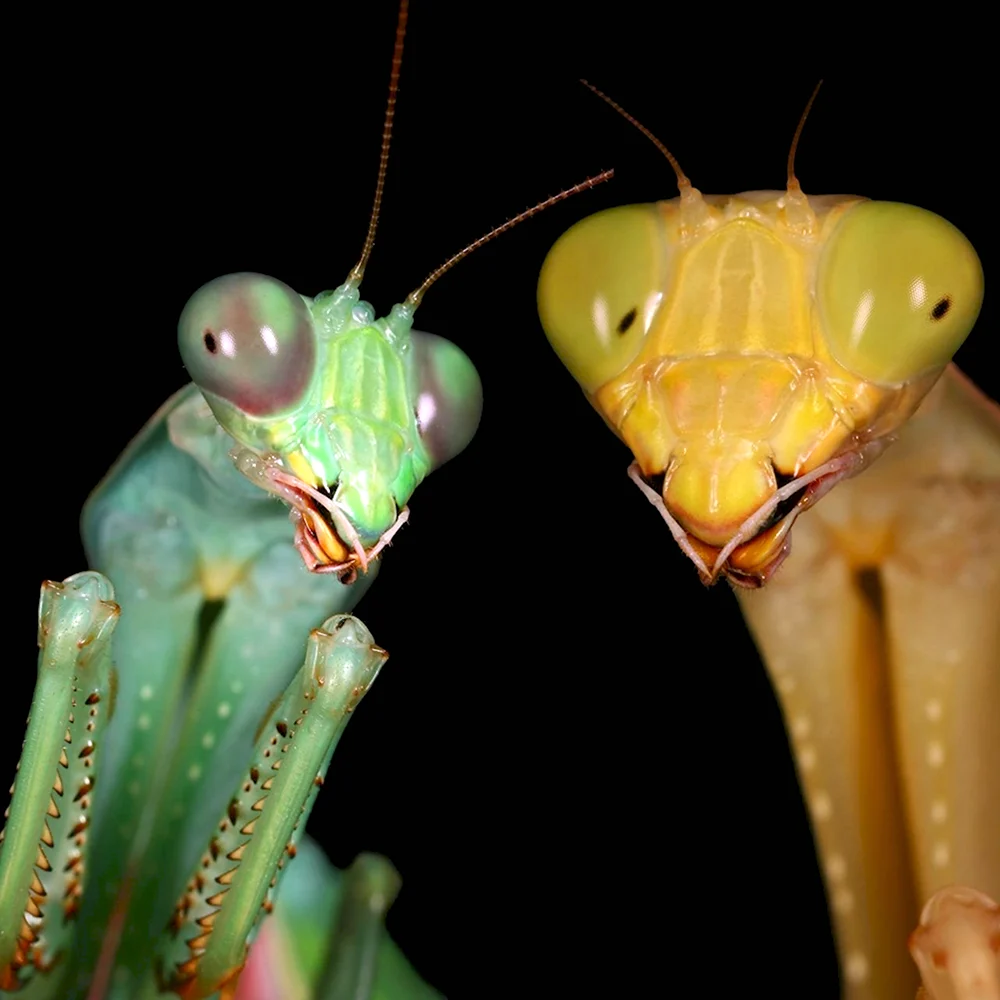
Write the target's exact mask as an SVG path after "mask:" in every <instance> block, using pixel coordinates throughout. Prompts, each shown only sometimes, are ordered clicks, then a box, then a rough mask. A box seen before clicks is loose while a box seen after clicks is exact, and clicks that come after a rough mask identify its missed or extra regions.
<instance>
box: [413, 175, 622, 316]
mask: <svg viewBox="0 0 1000 1000" xmlns="http://www.w3.org/2000/svg"><path fill="white" fill-rule="evenodd" d="M614 173H615V172H614V170H604V171H602V172H601V173H599V174H595V175H594V176H593V177H588V178H587V179H586V180H585V181H581V182H580V183H579V184H574V185H573V186H572V187H571V188H566V190H565V191H560V192H559V194H555V195H553V196H552V197H551V198H546V199H545V201H540V202H539V203H538V204H537V205H534V206H533V207H531V208H529V209H526V210H525V211H523V212H521V213H520V214H519V215H515V216H514V218H513V219H508V220H507V221H506V222H505V223H503V225H501V226H497V227H496V229H491V230H490V231H489V232H488V233H487V234H486V235H485V236H480V237H479V239H478V240H474V241H473V242H472V243H470V244H469V245H468V246H467V247H465V248H464V249H463V250H459V251H458V253H457V254H455V255H454V256H453V257H449V258H448V260H446V261H445V262H444V263H443V264H442V265H441V266H440V267H439V268H437V269H435V270H433V271H431V273H430V274H429V275H427V277H426V278H425V279H424V283H423V284H422V285H421V286H420V287H419V288H418V289H417V290H416V291H415V292H411V293H410V294H409V295H408V296H407V297H406V305H407V306H409V307H410V309H411V310H413V309H416V308H417V306H419V305H420V303H421V302H422V301H423V298H424V294H425V293H426V291H427V289H428V288H430V287H431V285H433V284H434V282H435V281H437V280H438V278H440V277H441V276H442V275H443V274H446V273H447V272H448V271H450V270H451V269H452V268H453V267H454V266H455V265H456V264H457V263H458V262H459V261H460V260H464V259H465V258H466V257H468V256H469V254H470V253H472V252H473V251H474V250H478V249H479V248H480V247H481V246H483V245H484V244H486V243H489V242H490V241H491V240H495V239H496V238H497V237H498V236H500V235H501V234H502V233H506V232H507V231H508V230H509V229H513V228H514V227H515V226H516V225H518V224H519V223H521V222H524V221H525V219H530V218H531V217H532V216H533V215H538V213H539V212H544V211H545V209H547V208H551V207H552V206H553V205H557V204H558V203H559V202H561V201H565V200H566V199H567V198H572V197H573V195H575V194H580V192H582V191H589V190H590V189H591V188H592V187H596V186H597V185H598V184H601V183H603V182H604V181H606V180H610V179H611V178H612V177H613V176H614Z"/></svg>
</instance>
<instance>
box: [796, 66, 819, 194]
mask: <svg viewBox="0 0 1000 1000" xmlns="http://www.w3.org/2000/svg"><path fill="white" fill-rule="evenodd" d="M822 86H823V81H822V80H820V81H819V83H817V84H816V88H815V90H813V92H812V97H810V98H809V103H808V104H807V105H806V109H805V111H803V112H802V117H801V118H800V119H799V124H798V127H797V128H796V129H795V135H793V136H792V148H791V149H790V150H789V151H788V190H789V191H801V190H802V186H801V185H800V184H799V179H798V177H796V176H795V152H796V150H797V149H798V148H799V137H800V136H801V135H802V129H803V128H804V127H805V124H806V119H807V118H808V117H809V112H810V111H811V110H812V106H813V102H814V101H815V100H816V95H817V94H818V93H819V88H820V87H822Z"/></svg>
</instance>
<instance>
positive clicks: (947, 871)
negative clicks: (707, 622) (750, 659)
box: [538, 81, 1000, 1000]
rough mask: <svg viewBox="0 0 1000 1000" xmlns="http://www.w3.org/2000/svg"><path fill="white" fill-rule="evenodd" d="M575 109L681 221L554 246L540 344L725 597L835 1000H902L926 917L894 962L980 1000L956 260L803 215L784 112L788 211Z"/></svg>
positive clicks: (991, 910)
mask: <svg viewBox="0 0 1000 1000" xmlns="http://www.w3.org/2000/svg"><path fill="white" fill-rule="evenodd" d="M583 82H584V83H585V84H586V81H583ZM586 85H587V86H590V85H589V84H586ZM591 89H592V90H594V91H595V92H596V93H597V95H598V96H599V97H602V98H603V99H604V100H605V101H607V102H608V103H609V104H610V105H611V106H612V107H613V108H615V110H617V111H618V112H620V113H621V114H622V115H623V116H624V117H625V118H627V119H628V120H629V121H630V122H631V123H632V124H633V125H636V126H637V127H638V128H639V130H640V131H642V132H644V133H645V134H646V136H647V137H648V138H650V139H652V140H653V142H654V143H656V145H657V146H659V148H660V151H661V152H662V153H663V154H664V155H665V156H666V158H667V159H668V160H669V162H670V165H671V167H672V168H673V170H674V172H675V174H676V177H677V183H678V187H679V189H680V196H679V197H678V198H675V199H673V200H672V201H669V202H663V203H659V204H657V205H638V206H630V207H625V208H620V209H611V210H608V211H605V212H602V213H599V214H597V215H595V216H592V217H590V218H588V219H586V220H584V221H583V222H581V223H579V224H578V225H577V226H575V227H574V228H573V229H571V230H570V231H569V232H568V233H566V234H565V235H564V236H563V237H562V238H561V239H560V241H559V242H558V243H557V244H556V245H555V247H554V248H553V249H552V251H551V252H550V254H549V256H548V257H547V259H546V262H545V265H544V266H543V269H542V274H541V278H540V281H539V291H538V298H539V311H540V315H541V319H542V324H543V326H544V328H545V330H546V333H547V335H548V337H549V340H550V341H551V343H552V345H553V347H554V348H555V350H556V352H557V354H558V355H559V356H560V358H561V360H562V361H563V362H564V364H565V365H566V366H567V368H569V370H570V372H571V373H572V374H573V375H574V377H575V378H576V379H577V381H578V382H579V383H580V385H581V386H582V388H583V389H584V391H585V393H586V394H587V396H588V398H589V400H590V401H591V403H592V404H593V405H594V407H595V409H597V411H598V412H599V413H600V414H601V415H602V416H603V417H604V419H605V421H606V422H607V423H608V424H609V425H610V426H611V428H612V429H613V430H614V431H615V432H616V433H617V434H618V436H619V437H621V438H622V440H623V441H624V442H625V443H626V444H627V445H628V446H629V449H630V450H631V451H632V453H633V455H634V457H635V461H634V462H633V465H632V466H631V468H630V470H629V475H630V478H631V479H632V480H633V481H634V482H635V483H636V485H638V486H639V487H640V489H641V490H642V492H643V493H644V494H645V496H646V498H647V499H648V500H649V501H650V502H651V503H652V504H653V505H654V506H655V507H656V509H657V510H658V512H659V513H660V515H661V516H662V518H663V519H664V520H665V521H666V523H667V525H668V527H669V529H670V533H671V534H672V535H673V537H674V539H675V540H676V541H677V543H678V544H679V546H680V548H681V550H682V551H683V552H684V553H685V555H686V556H687V557H688V558H689V559H690V560H691V562H693V563H694V564H695V566H696V568H697V570H698V573H699V575H700V576H701V578H702V580H703V581H704V582H705V583H707V584H712V583H714V582H715V581H716V580H717V579H719V578H720V577H722V576H724V577H725V578H727V579H728V580H729V581H730V582H732V583H733V584H734V585H735V586H736V587H737V588H738V591H737V596H738V597H739V601H740V605H741V608H742V610H743V613H744V616H745V617H746V620H747V622H748V624H749V626H750V629H751V631H752V633H753V635H754V638H755V640H756V643H757V645H758V647H759V648H760V649H761V652H762V655H763V657H764V660H765V663H766V665H767V668H768V671H769V673H770V675H771V678H772V680H773V683H774V685H775V688H776V690H777V693H778V697H779V699H780V701H781V705H782V709H783V713H784V715H785V718H786V722H787V725H788V728H789V731H790V735H791V739H792V746H793V749H794V752H795V757H796V763H797V768H798V772H799V775H800V780H801V782H802V785H803V789H804V792H805V796H806V799H807V802H808V805H809V809H810V814H811V818H812V823H813V828H814V832H815V835H816V839H817V843H818V848H819V853H820V858H821V863H822V864H823V867H824V875H825V882H826V886H827V890H828V893H829V898H830V904H831V909H832V913H833V919H834V925H835V929H836V935H837V939H838V947H839V952H840V956H841V963H842V970H843V981H844V995H845V996H846V997H849V998H851V1000H896V998H900V1000H902V998H908V997H910V996H912V995H913V991H914V989H915V987H916V976H915V970H914V969H913V968H912V966H911V964H910V957H909V956H908V955H907V953H906V949H905V947H903V942H904V941H905V940H906V939H907V935H908V932H909V930H910V928H911V927H912V924H913V922H914V920H915V916H916V913H917V908H916V901H917V900H919V899H926V898H927V897H928V896H930V895H931V894H932V893H937V895H935V896H934V898H933V899H932V900H931V901H930V902H929V903H928V904H927V906H926V907H925V908H924V910H923V913H922V915H921V925H920V928H919V930H918V931H917V932H916V933H915V934H914V935H913V936H912V938H911V939H910V947H911V951H912V952H913V957H914V958H915V959H916V961H917V964H918V965H919V966H920V970H921V973H922V976H923V981H924V984H925V987H926V989H927V990H928V991H931V992H928V993H927V994H926V995H927V996H931V997H941V998H949V1000H950V998H952V997H957V998H966V997H967V998H973V997H977V998H979V997H983V998H986V997H989V998H993V997H996V996H1000V909H998V906H997V904H996V902H995V901H994V898H996V897H998V896H1000V730H998V729H997V726H996V722H995V720H996V714H997V707H998V705H1000V623H998V619H997V615H996V611H997V609H998V608H1000V408H998V407H997V405H996V404H994V403H992V402H991V401H990V400H989V399H988V398H986V397H985V396H984V395H983V394H982V393H981V392H980V391H979V390H977V389H976V387H975V386H974V385H973V384H972V383H971V382H970V381H969V380H968V379H967V378H965V376H963V375H961V373H960V372H958V370H957V369H956V368H955V367H954V366H951V367H948V365H949V362H950V359H951V357H952V355H953V354H954V352H955V351H956V349H957V348H958V347H959V346H960V344H961V343H962V341H963V340H964V338H965V337H966V336H967V334H968V333H969V331H970V330H971V328H972V326H973V324H974V322H975V320H976V317H977V316H978V314H979V311H980V306H981V303H982V294H983V291H982V289H983V275H982V268H981V266H980V262H979V260H978V258H977V256H976V254H975V251H974V250H973V249H972V247H971V245H970V244H969V242H968V240H967V239H966V238H965V237H964V236H963V235H962V234H961V233H960V232H959V231H958V230H957V229H955V228H954V226H952V225H951V224H950V223H948V222H945V221H944V220H943V219H941V218H940V217H939V216H937V215H934V214H932V213H930V212H927V211H925V210H923V209H916V208H911V207H909V206H906V205H901V204H898V203H894V202H887V201H886V202H880V201H870V200H868V199H864V198H858V197H855V196H845V195H840V196H819V197H817V196H807V195H805V194H804V193H803V190H802V187H801V184H800V182H799V180H798V178H797V176H796V173H795V167H794V162H795V149H796V145H797V143H798V139H799V135H800V132H801V127H802V125H803V124H804V121H805V114H804V115H803V117H802V119H801V120H800V124H799V130H797V131H796V133H795V138H794V139H793V142H792V150H791V152H790V154H789V158H788V182H787V187H786V189H785V190H784V191H780V192H775V191H761V192H749V193H746V194H742V195H734V196H731V197H728V196H727V197H718V196H712V197H709V196H703V195H702V194H701V192H700V191H699V190H698V189H697V188H695V187H694V186H693V185H692V183H691V181H690V180H689V179H688V177H687V176H686V174H685V173H684V171H683V170H682V169H681V167H680V166H679V164H678V162H677V160H676V159H674V157H673V156H672V155H671V153H670V152H669V151H668V150H667V148H666V147H665V146H664V145H663V144H662V143H660V142H659V140H658V139H656V137H655V136H653V135H652V133H650V132H649V131H648V130H647V129H646V128H645V127H644V126H643V125H641V124H640V123H639V122H638V121H636V120H635V119H634V118H633V117H632V116H631V115H629V114H628V112H626V111H624V110H623V109H622V108H621V107H620V106H619V105H618V104H616V103H615V102H614V101H613V100H611V99H610V98H608V97H607V96H606V95H604V94H602V93H601V92H600V91H598V90H596V88H594V87H591ZM815 95H816V92H815V91H814V95H813V96H814V98H815ZM811 104H812V101H810V104H809V106H807V109H806V114H808V110H809V107H811ZM942 375H943V377H942ZM939 378H940V379H941V381H940V382H939V383H938V379H939ZM935 383H937V384H935ZM932 387H933V388H932ZM918 408H919V412H917V411H918ZM910 418H912V420H911V419H910ZM908 420H910V423H909V424H907V421H908ZM896 437H899V438H900V439H901V440H900V441H899V443H898V445H897V446H896V447H895V448H894V449H890V450H889V452H888V454H887V455H886V457H885V458H883V459H882V460H881V461H879V462H875V459H877V458H880V457H881V454H882V452H883V451H885V449H886V448H887V446H888V445H889V444H890V443H892V442H893V441H894V440H895V439H896ZM870 465H871V466H872V468H871V469H869V468H868V467H869V466H870ZM831 491H832V493H831V497H830V498H828V499H827V500H826V501H825V502H822V503H819V506H818V507H817V510H816V512H814V513H813V515H812V516H811V517H808V518H806V520H805V521H804V524H805V528H804V529H803V530H796V531H795V532H794V533H793V532H792V525H793V523H794V522H795V521H796V519H797V517H798V516H799V515H800V514H802V513H804V512H805V511H807V510H809V509H810V508H811V507H812V506H813V505H814V504H816V503H817V502H818V501H820V500H821V498H824V497H825V496H826V494H827V493H830V492H831ZM793 534H794V540H795V546H794V548H795V555H794V556H793V557H791V558H789V556H790V553H791V551H792V539H793ZM786 559H788V563H789V565H787V566H785V565H784V564H785V561H786ZM955 883H963V884H968V885H974V886H977V887H978V889H981V890H983V892H977V891H975V890H971V889H968V888H964V887H962V886H961V885H959V886H956V885H955ZM984 893H988V894H989V895H985V894H984ZM991 897H994V898H991ZM803 988H806V984H805V983H803Z"/></svg>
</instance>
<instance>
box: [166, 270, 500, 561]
mask: <svg viewBox="0 0 1000 1000" xmlns="http://www.w3.org/2000/svg"><path fill="white" fill-rule="evenodd" d="M412 313H413V309H412V307H409V306H397V307H396V308H395V309H394V310H393V312H392V314H391V316H390V317H389V319H387V320H384V319H380V320H376V319H375V315H374V311H373V310H372V308H371V306H369V305H368V304H367V303H366V302H362V301H360V299H359V294H358V282H357V281H351V280H348V281H347V282H346V283H345V284H344V285H342V286H340V287H339V288H338V289H336V290H335V291H333V292H328V293H324V294H323V295H320V296H318V297H317V298H316V299H315V300H310V299H307V298H304V297H303V296H301V295H299V294H298V293H297V292H295V291H293V290H292V289H291V288H289V287H288V286H287V285H285V284H283V283H282V282H280V281H278V280H276V279H274V278H268V277H265V276H263V275H258V274H232V275H228V276H226V277H223V278H217V279H216V280H215V281H212V282H210V283H209V284H207V285H205V286H204V287H203V288H201V289H200V290H199V291H197V292H196V293H195V294H194V295H193V296H192V298H191V299H190V301H189V302H188V304H187V305H186V306H185V308H184V311H183V313H182V315H181V319H180V325H179V335H178V341H179V346H180V351H181V356H182V357H183V359H184V363H185V365H186V367H187V368H188V371H189V372H190V373H191V375H192V377H193V379H194V381H195V382H196V383H197V385H198V387H199V388H200V389H201V391H202V394H203V395H204V397H205V399H206V401H207V402H208V404H209V406H210V407H211V408H212V411H213V413H214V414H215V417H216V419H217V420H218V421H219V423H220V424H221V425H222V427H223V429H224V430H225V431H226V432H227V433H228V434H229V435H230V436H231V437H232V438H233V439H234V440H235V441H236V442H237V445H238V448H237V450H236V451H235V452H234V455H233V457H234V459H235V460H236V463H237V467H238V468H239V469H240V471H241V472H243V473H244V474H246V475H247V476H248V477H249V478H250V479H251V480H253V481H254V482H256V483H257V484H258V485H260V486H262V487H263V488H264V489H267V490H269V491H270V492H273V493H275V494H277V495H278V496H280V497H281V498H282V499H284V500H285V501H286V502H287V503H288V504H289V506H290V507H291V509H292V517H293V520H294V521H295V522H296V544H297V546H298V549H299V551H300V553H301V554H302V556H303V559H304V560H305V562H306V565H307V566H308V567H309V568H310V569H312V570H314V571H317V572H331V571H336V572H341V573H344V572H346V573H350V572H353V571H354V569H355V568H356V567H357V568H362V569H363V568H366V567H367V564H368V561H369V560H370V559H372V558H373V557H374V556H375V555H377V554H378V552H379V551H380V549H381V548H382V547H383V546H384V544H385V543H386V542H387V541H388V540H389V538H391V536H392V534H393V533H394V530H395V529H396V528H398V527H399V526H400V525H401V524H402V523H403V521H404V520H405V516H406V515H405V512H404V510H403V508H404V505H405V504H406V501H407V500H408V499H409V497H410V495H411V494H412V493H413V490H414V489H415V488H416V486H417V485H418V484H419V483H420V481H421V480H422V479H423V478H424V477H425V476H426V475H427V473H428V472H430V471H431V470H432V469H434V468H437V467H438V466H440V465H442V464H443V463H444V462H446V461H448V459H450V458H453V457H454V456H455V455H457V454H458V453H459V452H460V451H462V449H464V448H465V446H466V445H467V444H468V443H469V441H470V440H471V439H472V437H473V435H474V434H475V432H476V428H477V426H478V424H479V417H480V414H481V412H482V386H481V384H480V381H479V376H478V374H477V373H476V370H475V367H474V366H473V364H472V362H471V361H470V360H469V359H468V358H467V357H466V355H465V354H464V353H463V352H462V351H461V350H460V349H459V348H458V347H456V346H455V345H454V344H452V343H450V342H449V341H447V340H444V339H443V338H441V337H435V336H433V335H431V334H425V333H419V332H412V331H411V329H410V325H411V319H412Z"/></svg>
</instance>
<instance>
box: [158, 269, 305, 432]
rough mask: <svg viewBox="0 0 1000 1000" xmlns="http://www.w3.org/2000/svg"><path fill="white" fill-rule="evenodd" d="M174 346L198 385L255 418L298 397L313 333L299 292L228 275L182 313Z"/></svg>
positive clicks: (262, 279) (275, 283)
mask: <svg viewBox="0 0 1000 1000" xmlns="http://www.w3.org/2000/svg"><path fill="white" fill-rule="evenodd" d="M177 342H178V346H179V347H180V352H181V358H182V359H183V361H184V365H185V367H186V368H187V370H188V372H189V373H190V375H191V378H192V379H193V380H194V381H195V382H196V383H197V385H198V387H199V388H200V389H203V390H205V391H206V392H208V393H213V394H214V395H216V396H221V397H222V398H223V399H226V400H228V401H229V402H230V403H232V404H233V405H234V406H237V407H238V408H239V409H241V410H242V411H243V412H244V413H247V414H249V415H251V416H254V417H275V416H279V415H281V414H282V413H285V412H287V411H288V410H291V409H293V408H294V407H295V406H297V405H298V404H299V403H301V402H302V400H303V398H304V397H305V395H306V393H307V392H308V390H309V386H310V385H311V383H312V377H313V371H314V368H315V364H316V337H315V333H314V332H313V325H312V318H311V317H310V315H309V309H308V308H307V306H306V304H305V302H303V300H302V297H301V296H300V295H299V294H298V293H297V292H296V291H294V289H291V288H289V287H288V285H286V284H284V283H283V282H281V281H277V280H276V279H275V278H268V277H266V276H265V275H262V274H248V273H243V274H229V275H226V276H225V277H223V278H216V279H215V280H214V281H210V282H209V283H208V284H207V285H204V286H202V287H201V288H200V289H198V291H197V292H195V293H194V295H192V296H191V298H190V299H189V300H188V303H187V305H186V306H185V307H184V311H183V312H182V313H181V318H180V324H179V327H178V337H177Z"/></svg>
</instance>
